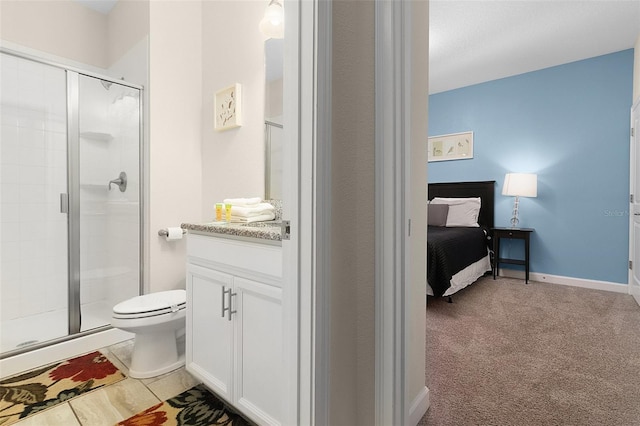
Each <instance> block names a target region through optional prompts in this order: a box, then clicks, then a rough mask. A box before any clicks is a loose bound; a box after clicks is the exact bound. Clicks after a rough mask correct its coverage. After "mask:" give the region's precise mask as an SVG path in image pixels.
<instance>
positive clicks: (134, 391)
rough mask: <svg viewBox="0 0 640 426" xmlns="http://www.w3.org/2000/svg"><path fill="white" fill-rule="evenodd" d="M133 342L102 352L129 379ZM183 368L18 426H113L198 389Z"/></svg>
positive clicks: (127, 382)
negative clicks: (189, 390) (163, 402)
mask: <svg viewBox="0 0 640 426" xmlns="http://www.w3.org/2000/svg"><path fill="white" fill-rule="evenodd" d="M132 348H133V340H129V341H126V342H122V343H118V344H116V345H113V346H109V347H107V348H102V349H100V350H101V351H102V352H103V353H104V354H105V355H106V357H107V358H108V359H109V361H111V362H112V363H113V364H114V365H115V366H116V367H118V368H119V369H120V370H121V371H122V372H123V373H124V374H125V375H126V376H128V375H129V368H128V366H129V365H130V364H131V349H132ZM198 383H199V381H198V380H196V379H195V378H193V377H192V376H191V375H190V374H189V373H187V371H186V370H185V369H184V367H183V368H180V369H178V370H175V371H172V372H170V373H167V374H165V375H162V376H159V377H153V378H150V379H140V380H138V379H132V378H130V377H127V378H125V379H124V380H121V381H119V382H117V383H114V384H112V385H109V386H106V387H104V388H101V389H98V390H95V391H92V392H89V393H87V394H86V395H82V396H79V397H77V398H74V399H72V400H71V401H70V402H65V403H63V404H60V405H58V406H56V407H54V408H51V409H49V410H46V411H44V412H42V413H39V414H34V415H33V416H30V417H28V418H26V419H24V420H21V421H19V422H16V423H14V425H16V426H36V425H37V426H61V425H64V426H102V425H105V426H107V425H108V426H113V425H114V424H116V423H117V422H119V421H121V420H124V419H127V418H129V417H131V416H133V415H134V414H136V413H139V412H140V411H142V410H145V409H147V408H149V407H151V406H152V405H155V404H157V403H159V402H161V401H164V400H166V399H168V398H171V397H173V396H175V395H178V394H179V393H181V392H184V391H185V390H187V389H189V388H191V387H193V386H195V385H197V384H198Z"/></svg>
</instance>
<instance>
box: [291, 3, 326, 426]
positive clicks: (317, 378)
mask: <svg viewBox="0 0 640 426" xmlns="http://www.w3.org/2000/svg"><path fill="white" fill-rule="evenodd" d="M330 14H331V6H330V3H329V2H323V1H320V0H311V1H307V0H285V20H286V22H287V25H286V26H285V38H284V40H285V41H284V50H285V54H284V58H285V64H284V73H285V75H286V78H285V79H284V99H290V100H293V101H290V102H285V104H284V105H283V106H284V123H285V125H284V134H285V136H284V137H285V146H287V147H288V149H287V150H286V152H285V159H284V163H283V201H284V202H283V218H284V219H288V220H290V223H291V239H290V240H289V241H283V243H282V248H283V261H284V265H283V310H284V312H285V318H284V325H283V326H284V332H285V342H284V345H285V356H284V363H285V365H286V366H287V376H288V377H287V385H286V393H285V395H286V397H285V401H286V404H287V407H286V417H285V420H284V421H283V424H304V425H315V424H326V420H327V419H328V416H329V407H328V403H329V397H328V389H329V380H328V377H329V350H330V345H329V341H330V336H329V331H330V327H329V325H330V324H329V320H330V316H329V309H330V299H329V293H328V290H329V289H328V286H327V285H323V283H325V282H328V277H329V276H330V272H331V271H330V263H329V259H330V253H329V249H330V244H329V243H330V241H329V236H330V232H329V231H330V227H331V218H330V217H329V216H328V215H327V212H329V211H330V204H331V185H330V184H331V176H330V173H331V167H330V166H331V164H330V158H331V151H330V146H329V144H328V143H327V142H326V139H329V138H330V135H331V122H330V107H331V106H330V101H331V61H330V60H329V59H330V58H331V16H330Z"/></svg>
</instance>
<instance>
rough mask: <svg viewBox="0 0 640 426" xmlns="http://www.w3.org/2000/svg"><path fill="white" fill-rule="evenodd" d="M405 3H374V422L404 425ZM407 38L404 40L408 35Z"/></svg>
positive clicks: (407, 18) (407, 22)
mask: <svg viewBox="0 0 640 426" xmlns="http://www.w3.org/2000/svg"><path fill="white" fill-rule="evenodd" d="M407 4H408V2H405V1H395V2H376V25H375V37H376V40H375V52H376V55H375V56H376V62H375V69H376V72H375V74H376V79H375V93H376V100H375V105H376V130H375V143H376V152H375V157H376V164H375V170H376V177H375V181H376V182H375V188H376V190H375V192H376V199H375V207H376V218H375V228H376V247H375V251H376V271H375V297H376V301H375V306H376V308H375V312H376V319H375V336H376V337H375V352H376V354H375V376H376V379H375V387H376V389H375V407H376V412H375V424H376V425H390V424H394V425H401V424H406V420H407V419H408V415H409V406H408V404H407V401H406V392H407V389H406V380H405V379H406V355H407V353H406V351H407V342H406V335H405V334H406V321H405V312H406V310H405V306H406V294H405V287H406V285H407V283H406V280H407V276H408V274H407V262H406V252H407V247H408V244H409V239H408V237H407V234H406V232H405V224H408V219H409V217H408V216H409V215H408V213H409V212H408V210H407V207H406V204H407V202H408V201H407V200H406V199H405V198H404V194H406V193H407V190H408V189H409V181H408V179H407V176H410V175H409V173H410V172H409V171H408V170H407V169H408V168H409V167H408V166H409V165H410V163H409V161H408V158H406V157H407V155H406V154H407V152H408V150H409V144H410V142H411V139H410V134H411V132H410V124H411V123H410V118H411V114H410V112H411V106H410V104H408V102H409V101H410V97H409V94H410V93H411V79H410V78H409V76H410V74H409V70H410V68H409V67H410V56H408V53H407V51H406V50H405V49H406V48H407V46H408V41H409V40H410V33H407V32H408V31H409V29H410V28H411V27H410V22H411V21H410V18H411V17H410V15H409V13H408V12H409V9H410V8H409V7H407ZM407 37H408V38H407Z"/></svg>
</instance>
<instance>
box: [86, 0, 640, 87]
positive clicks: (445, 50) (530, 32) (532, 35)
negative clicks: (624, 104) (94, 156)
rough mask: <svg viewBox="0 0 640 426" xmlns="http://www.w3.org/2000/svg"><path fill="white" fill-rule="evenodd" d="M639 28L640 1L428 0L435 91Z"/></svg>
mask: <svg viewBox="0 0 640 426" xmlns="http://www.w3.org/2000/svg"><path fill="white" fill-rule="evenodd" d="M75 1H77V2H79V3H82V4H84V5H85V6H87V7H90V8H92V9H94V10H96V11H98V12H101V13H104V14H108V13H109V12H110V11H111V9H112V8H113V6H114V5H115V4H116V2H117V0H75ZM639 33H640V1H638V0H430V2H429V93H438V92H443V91H446V90H452V89H457V88H460V87H465V86H469V85H472V84H477V83H482V82H485V81H491V80H496V79H499V78H504V77H509V76H512V75H517V74H522V73H525V72H529V71H535V70H539V69H543V68H548V67H552V66H555V65H561V64H566V63H569V62H574V61H578V60H581V59H586V58H592V57H594V56H600V55H604V54H607V53H612V52H618V51H621V50H625V49H630V48H633V47H634V45H635V42H636V40H637V37H638V34H639Z"/></svg>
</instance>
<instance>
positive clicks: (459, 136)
mask: <svg viewBox="0 0 640 426" xmlns="http://www.w3.org/2000/svg"><path fill="white" fill-rule="evenodd" d="M428 150H429V153H428V161H446V160H464V159H467V158H473V132H462V133H451V134H448V135H440V136H433V137H430V138H429V142H428Z"/></svg>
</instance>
